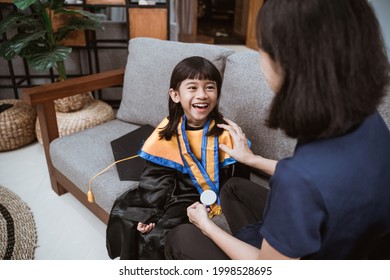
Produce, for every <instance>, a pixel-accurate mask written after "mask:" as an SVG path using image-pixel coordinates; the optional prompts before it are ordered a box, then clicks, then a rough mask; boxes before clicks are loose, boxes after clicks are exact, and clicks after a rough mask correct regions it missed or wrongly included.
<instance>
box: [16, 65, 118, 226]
mask: <svg viewBox="0 0 390 280" xmlns="http://www.w3.org/2000/svg"><path fill="white" fill-rule="evenodd" d="M123 79H124V69H117V70H111V71H107V72H102V73H98V74H92V75H87V76H82V77H79V78H73V79H69V80H66V81H61V82H56V83H51V84H45V85H41V86H36V87H31V88H26V89H23V90H22V100H23V101H24V102H26V103H27V104H29V105H31V106H35V107H36V109H37V114H38V120H39V122H40V127H41V133H42V142H43V147H44V151H45V156H46V162H47V167H48V170H49V176H50V182H51V186H52V189H53V190H54V191H55V192H56V193H57V194H58V195H62V194H65V193H67V192H70V193H71V194H72V195H73V196H74V197H76V199H78V200H79V201H80V202H81V203H82V204H83V205H84V206H85V207H87V208H88V209H89V210H90V211H92V212H93V213H94V214H95V215H96V216H97V217H98V218H99V219H100V220H102V221H103V222H104V223H106V224H107V222H108V217H109V215H108V214H107V213H106V212H105V211H104V210H103V209H102V208H101V207H100V206H98V205H97V204H95V203H89V202H88V200H87V197H86V194H85V193H83V192H82V191H81V190H80V189H79V188H78V187H76V186H75V185H74V184H73V183H72V182H71V181H70V180H69V179H68V178H66V177H65V176H64V175H63V174H62V173H61V172H59V171H58V170H57V169H56V168H55V167H54V166H53V164H52V161H51V158H50V143H51V142H52V141H53V140H54V139H56V138H58V137H59V132H58V126H57V117H56V112H55V109H54V100H56V99H59V98H64V97H68V96H72V95H76V94H80V93H85V92H88V91H95V90H99V89H103V88H108V87H112V86H120V85H123Z"/></svg>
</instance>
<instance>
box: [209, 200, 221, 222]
mask: <svg viewBox="0 0 390 280" xmlns="http://www.w3.org/2000/svg"><path fill="white" fill-rule="evenodd" d="M221 214H222V207H221V206H220V205H218V204H216V203H214V204H213V205H211V206H210V212H209V218H210V219H211V218H212V217H214V216H216V215H221Z"/></svg>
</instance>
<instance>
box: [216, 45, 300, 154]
mask: <svg viewBox="0 0 390 280" xmlns="http://www.w3.org/2000/svg"><path fill="white" fill-rule="evenodd" d="M273 95H274V93H273V92H272V90H271V89H270V87H269V86H268V84H267V82H266V80H265V78H264V75H263V74H262V72H261V70H260V62H259V53H258V52H255V51H248V52H238V53H235V54H233V55H230V56H229V57H228V59H227V61H226V67H225V74H224V80H223V83H222V95H221V100H220V110H221V113H222V114H223V115H224V117H227V118H228V119H231V120H232V121H234V122H235V123H237V124H238V125H239V126H241V128H242V130H243V131H244V133H245V135H246V136H247V138H248V139H249V140H250V141H251V142H252V151H253V152H254V153H255V154H258V155H261V156H264V157H267V158H271V159H276V160H278V159H281V158H283V157H287V156H291V155H292V153H293V150H294V148H295V143H296V141H295V140H293V139H291V138H288V137H287V136H285V135H284V133H282V132H281V131H280V130H274V129H269V128H267V127H266V126H265V125H264V120H265V119H266V118H267V116H268V108H269V107H270V104H271V101H272V98H273Z"/></svg>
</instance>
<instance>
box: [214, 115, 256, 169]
mask: <svg viewBox="0 0 390 280" xmlns="http://www.w3.org/2000/svg"><path fill="white" fill-rule="evenodd" d="M225 121H226V122H227V123H228V124H227V125H226V124H218V127H220V128H223V129H225V130H227V131H228V132H229V134H230V135H231V136H232V138H233V141H234V144H233V149H230V148H228V147H227V146H226V145H224V144H220V145H219V148H220V149H221V150H222V151H224V152H226V153H228V154H229V155H230V156H231V157H232V158H234V159H235V160H237V161H239V162H241V163H243V164H246V165H249V166H251V162H252V161H253V160H254V158H255V155H254V154H253V152H252V151H251V149H250V148H249V146H248V139H247V138H246V137H245V134H244V133H243V132H242V130H241V127H239V126H238V125H237V124H236V123H234V122H232V121H231V120H228V119H225Z"/></svg>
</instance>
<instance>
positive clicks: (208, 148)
mask: <svg viewBox="0 0 390 280" xmlns="http://www.w3.org/2000/svg"><path fill="white" fill-rule="evenodd" d="M185 123H186V118H185V116H183V118H182V121H181V122H180V123H179V125H178V136H177V139H178V143H179V149H180V154H181V157H182V160H183V163H184V165H185V166H186V168H187V170H188V173H189V175H190V178H191V180H192V182H193V183H194V185H195V187H196V189H197V190H198V192H199V194H202V192H203V191H205V190H212V191H214V192H215V193H216V194H217V201H216V202H215V203H214V204H213V205H210V210H211V211H210V212H209V217H210V218H211V217H213V216H214V215H219V214H221V213H222V208H221V206H220V205H219V158H218V136H213V137H208V136H207V132H208V131H209V129H210V125H213V124H214V121H212V122H211V121H210V119H209V120H208V121H207V122H206V124H205V126H204V128H203V135H202V147H201V151H202V156H201V161H199V160H198V159H197V158H196V157H195V155H194V153H193V152H192V151H191V148H190V144H189V142H188V138H187V134H186V129H185Z"/></svg>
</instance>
